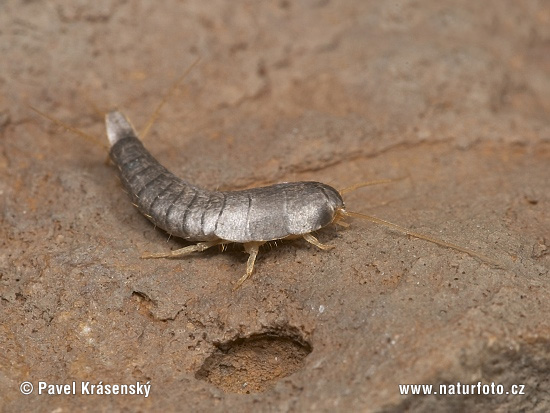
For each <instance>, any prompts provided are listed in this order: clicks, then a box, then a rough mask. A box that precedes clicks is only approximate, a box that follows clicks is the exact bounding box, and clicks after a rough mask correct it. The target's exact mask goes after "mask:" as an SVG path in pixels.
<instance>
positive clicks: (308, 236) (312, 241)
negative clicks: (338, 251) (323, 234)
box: [302, 234, 334, 250]
mask: <svg viewBox="0 0 550 413" xmlns="http://www.w3.org/2000/svg"><path fill="white" fill-rule="evenodd" d="M302 236H303V237H304V239H305V240H306V241H307V242H309V243H310V244H313V245H315V246H316V247H317V248H321V249H322V250H330V249H333V248H334V245H329V244H322V243H321V242H319V240H318V239H317V238H315V237H314V236H313V235H311V234H303V235H302Z"/></svg>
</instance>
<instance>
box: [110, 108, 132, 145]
mask: <svg viewBox="0 0 550 413" xmlns="http://www.w3.org/2000/svg"><path fill="white" fill-rule="evenodd" d="M105 126H106V127H107V137H108V138H109V145H110V146H111V147H113V146H114V144H115V143H117V142H118V141H119V140H121V139H123V138H127V137H129V136H133V137H137V135H136V131H135V130H134V128H133V127H132V125H131V124H130V121H129V120H128V119H127V118H126V116H124V115H123V114H122V113H121V112H119V111H118V110H114V111H111V112H109V113H107V114H106V115H105Z"/></svg>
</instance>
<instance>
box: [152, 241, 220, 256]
mask: <svg viewBox="0 0 550 413" xmlns="http://www.w3.org/2000/svg"><path fill="white" fill-rule="evenodd" d="M223 243H224V241H221V240H218V241H210V242H199V243H198V244H195V245H189V246H188V247H184V248H180V249H179V250H173V251H170V252H160V253H154V254H148V253H145V254H143V255H142V256H141V258H168V257H182V256H184V255H187V254H191V253H192V252H201V251H204V250H205V249H208V248H210V247H213V246H214V245H219V244H223Z"/></svg>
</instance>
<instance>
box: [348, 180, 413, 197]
mask: <svg viewBox="0 0 550 413" xmlns="http://www.w3.org/2000/svg"><path fill="white" fill-rule="evenodd" d="M401 179H403V178H397V179H378V180H376V181H368V182H359V183H358V184H355V185H351V186H348V187H346V188H343V189H339V190H338V192H339V193H340V195H344V194H347V193H348V192H352V191H355V190H356V189H359V188H364V187H365V186H371V185H381V184H389V183H390V182H394V181H398V180H401Z"/></svg>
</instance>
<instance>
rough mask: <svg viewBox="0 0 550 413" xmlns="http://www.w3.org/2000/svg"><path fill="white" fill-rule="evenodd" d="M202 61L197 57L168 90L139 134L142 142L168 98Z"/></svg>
mask: <svg viewBox="0 0 550 413" xmlns="http://www.w3.org/2000/svg"><path fill="white" fill-rule="evenodd" d="M200 60H201V58H200V56H199V57H197V58H196V59H195V61H194V62H193V63H192V64H191V66H189V67H188V68H187V70H185V72H183V74H182V75H181V76H180V77H179V78H178V79H177V80H176V81H175V82H174V84H173V85H172V86H171V87H170V89H168V92H166V94H165V95H164V97H163V98H162V100H161V101H160V103H159V104H158V106H157V107H156V109H155V111H154V112H153V113H152V114H151V116H150V117H149V120H148V121H147V123H146V124H145V127H144V128H143V130H142V131H141V133H140V134H139V138H140V139H141V140H142V141H143V140H144V139H145V137H146V136H147V134H148V133H149V130H150V129H151V127H152V126H153V124H154V123H155V121H156V120H157V118H158V117H159V114H160V111H161V109H162V107H163V106H164V104H165V103H166V102H167V101H168V98H170V97H171V96H172V95H173V94H174V92H175V91H176V90H177V88H178V87H179V86H180V85H181V82H183V79H185V77H186V76H187V75H188V74H189V72H191V70H192V69H193V68H194V67H195V66H196V65H197V64H198V63H199V62H200Z"/></svg>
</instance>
